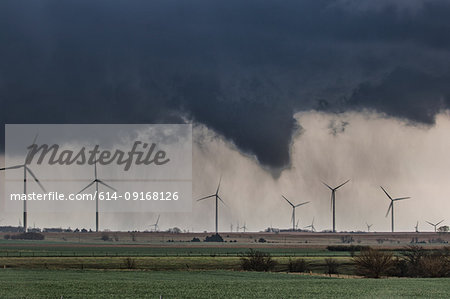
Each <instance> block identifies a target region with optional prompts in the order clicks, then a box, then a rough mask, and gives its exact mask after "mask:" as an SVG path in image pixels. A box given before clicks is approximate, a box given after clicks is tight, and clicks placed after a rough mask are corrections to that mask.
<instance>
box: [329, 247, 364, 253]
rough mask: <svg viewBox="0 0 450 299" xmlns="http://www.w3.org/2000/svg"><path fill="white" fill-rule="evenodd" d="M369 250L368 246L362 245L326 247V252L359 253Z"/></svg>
mask: <svg viewBox="0 0 450 299" xmlns="http://www.w3.org/2000/svg"><path fill="white" fill-rule="evenodd" d="M366 249H369V246H363V245H329V246H327V250H328V251H350V252H352V251H361V250H366Z"/></svg>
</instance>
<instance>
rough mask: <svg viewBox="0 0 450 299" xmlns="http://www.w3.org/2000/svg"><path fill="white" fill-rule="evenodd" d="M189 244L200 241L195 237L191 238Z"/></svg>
mask: <svg viewBox="0 0 450 299" xmlns="http://www.w3.org/2000/svg"><path fill="white" fill-rule="evenodd" d="M191 242H200V239H199V238H197V237H193V238H192V240H191Z"/></svg>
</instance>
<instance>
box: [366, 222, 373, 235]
mask: <svg viewBox="0 0 450 299" xmlns="http://www.w3.org/2000/svg"><path fill="white" fill-rule="evenodd" d="M366 225H367V232H368V233H370V228H371V227H372V225H373V224H368V223H367V222H366Z"/></svg>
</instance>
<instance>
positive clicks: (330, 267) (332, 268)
mask: <svg viewBox="0 0 450 299" xmlns="http://www.w3.org/2000/svg"><path fill="white" fill-rule="evenodd" d="M325 265H326V266H327V273H328V274H338V267H339V264H338V263H337V262H336V260H335V259H332V258H327V259H325Z"/></svg>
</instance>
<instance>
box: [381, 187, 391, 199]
mask: <svg viewBox="0 0 450 299" xmlns="http://www.w3.org/2000/svg"><path fill="white" fill-rule="evenodd" d="M380 188H381V189H382V190H383V191H384V193H386V195H387V197H389V199H390V200H392V197H391V196H390V195H389V193H387V191H386V190H384V188H383V187H381V186H380Z"/></svg>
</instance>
